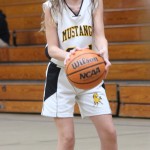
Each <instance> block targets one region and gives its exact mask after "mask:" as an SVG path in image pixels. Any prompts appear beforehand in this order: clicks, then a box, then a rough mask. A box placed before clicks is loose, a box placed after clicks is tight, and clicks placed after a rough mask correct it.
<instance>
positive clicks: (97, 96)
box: [93, 93, 103, 105]
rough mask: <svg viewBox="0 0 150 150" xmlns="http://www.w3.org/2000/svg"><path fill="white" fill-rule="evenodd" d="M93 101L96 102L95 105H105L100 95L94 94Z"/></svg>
mask: <svg viewBox="0 0 150 150" xmlns="http://www.w3.org/2000/svg"><path fill="white" fill-rule="evenodd" d="M93 100H94V104H95V105H98V104H99V103H101V104H103V103H102V102H101V101H102V98H101V97H100V96H99V95H98V93H94V94H93Z"/></svg>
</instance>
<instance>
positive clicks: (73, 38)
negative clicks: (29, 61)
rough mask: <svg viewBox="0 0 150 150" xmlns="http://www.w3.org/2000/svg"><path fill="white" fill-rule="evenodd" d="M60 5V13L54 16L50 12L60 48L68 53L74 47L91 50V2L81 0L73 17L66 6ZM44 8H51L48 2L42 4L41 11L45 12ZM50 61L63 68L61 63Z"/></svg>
mask: <svg viewBox="0 0 150 150" xmlns="http://www.w3.org/2000/svg"><path fill="white" fill-rule="evenodd" d="M60 4H61V8H62V9H61V11H60V13H58V14H57V15H56V14H54V13H53V12H52V10H51V14H52V17H53V19H54V21H55V23H56V24H57V32H58V38H59V45H60V48H61V49H63V50H65V51H70V50H72V49H73V48H75V47H80V48H84V47H89V48H92V47H91V45H93V44H92V43H93V40H92V17H91V16H92V15H91V12H92V11H91V10H92V3H91V0H82V3H81V7H80V10H79V13H78V15H75V14H74V12H73V11H72V10H71V9H70V8H69V7H68V6H67V4H62V2H61V0H60ZM45 7H48V8H51V3H50V1H47V2H46V3H44V4H43V10H45ZM52 36H53V35H52ZM51 61H52V62H54V63H56V64H57V65H58V66H63V62H62V61H59V60H56V59H54V58H52V59H51Z"/></svg>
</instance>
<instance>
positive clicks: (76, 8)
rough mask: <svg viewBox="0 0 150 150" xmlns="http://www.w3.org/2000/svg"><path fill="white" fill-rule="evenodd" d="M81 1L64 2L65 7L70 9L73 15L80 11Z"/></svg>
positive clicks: (67, 0) (70, 0) (68, 0)
mask: <svg viewBox="0 0 150 150" xmlns="http://www.w3.org/2000/svg"><path fill="white" fill-rule="evenodd" d="M82 1H83V0H65V2H66V3H67V5H68V6H69V7H70V8H71V10H72V11H73V12H74V13H78V12H79V11H80V7H81V3H82Z"/></svg>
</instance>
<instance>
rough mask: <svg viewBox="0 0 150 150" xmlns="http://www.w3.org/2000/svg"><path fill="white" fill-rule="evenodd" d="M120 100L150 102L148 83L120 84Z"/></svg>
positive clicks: (122, 101)
mask: <svg viewBox="0 0 150 150" xmlns="http://www.w3.org/2000/svg"><path fill="white" fill-rule="evenodd" d="M120 101H121V103H131V104H132V103H138V104H140V103H141V104H143V103H145V104H150V85H148V84H147V85H146V84H145V85H144V84H143V85H120Z"/></svg>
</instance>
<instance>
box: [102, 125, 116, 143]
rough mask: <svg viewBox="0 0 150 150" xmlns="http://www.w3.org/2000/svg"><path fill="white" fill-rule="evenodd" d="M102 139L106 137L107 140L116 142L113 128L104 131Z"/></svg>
mask: <svg viewBox="0 0 150 150" xmlns="http://www.w3.org/2000/svg"><path fill="white" fill-rule="evenodd" d="M104 135H105V136H104V137H106V138H107V139H111V140H113V141H116V140H117V133H116V129H115V128H113V127H112V128H109V129H107V130H105V133H104Z"/></svg>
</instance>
